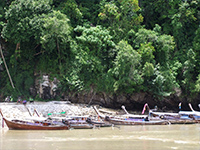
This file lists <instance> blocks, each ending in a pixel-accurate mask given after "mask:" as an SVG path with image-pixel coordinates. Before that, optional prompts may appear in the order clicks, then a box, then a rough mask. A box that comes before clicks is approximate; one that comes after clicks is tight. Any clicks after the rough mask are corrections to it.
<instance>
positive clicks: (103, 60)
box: [73, 26, 115, 90]
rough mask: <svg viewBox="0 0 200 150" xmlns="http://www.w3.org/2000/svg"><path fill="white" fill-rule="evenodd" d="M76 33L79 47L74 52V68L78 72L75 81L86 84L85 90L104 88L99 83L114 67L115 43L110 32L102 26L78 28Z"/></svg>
mask: <svg viewBox="0 0 200 150" xmlns="http://www.w3.org/2000/svg"><path fill="white" fill-rule="evenodd" d="M74 31H75V34H76V35H77V36H76V39H77V44H78V46H77V47H76V49H75V50H74V51H73V52H74V54H75V60H74V61H73V66H74V69H75V72H76V73H74V75H75V74H76V75H78V77H76V78H73V79H77V80H79V81H80V82H78V83H84V85H85V86H84V89H87V88H91V86H92V88H93V87H95V90H98V87H100V86H102V85H99V83H100V82H102V80H104V78H102V77H103V74H105V73H107V71H108V70H109V68H110V67H111V66H112V60H113V58H114V55H115V51H114V48H115V43H114V42H113V41H112V36H110V34H109V31H108V30H106V29H104V28H102V27H101V26H96V27H84V26H77V27H76V28H75V29H74ZM73 72H74V71H73ZM100 88H101V87H100Z"/></svg>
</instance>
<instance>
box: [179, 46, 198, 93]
mask: <svg viewBox="0 0 200 150" xmlns="http://www.w3.org/2000/svg"><path fill="white" fill-rule="evenodd" d="M187 58H188V60H187V61H185V63H184V72H183V78H184V80H183V81H182V84H183V89H184V90H185V92H186V93H187V94H188V95H189V94H190V93H191V92H192V91H193V90H194V89H195V83H194V75H195V74H194V72H195V63H196V59H195V53H194V51H193V50H192V49H190V50H189V51H188V53H187Z"/></svg>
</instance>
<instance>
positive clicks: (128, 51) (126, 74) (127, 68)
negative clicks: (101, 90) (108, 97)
mask: <svg viewBox="0 0 200 150" xmlns="http://www.w3.org/2000/svg"><path fill="white" fill-rule="evenodd" d="M116 49H117V52H118V53H117V56H116V59H115V61H114V67H113V75H114V78H115V80H116V82H115V84H114V91H116V92H127V93H131V92H134V91H138V90H140V88H139V85H141V84H142V83H143V79H142V76H141V72H140V67H141V64H140V62H141V55H140V54H139V53H138V52H137V51H135V50H133V48H132V47H131V45H129V44H128V43H127V42H126V41H120V42H119V43H118V45H117V46H116Z"/></svg>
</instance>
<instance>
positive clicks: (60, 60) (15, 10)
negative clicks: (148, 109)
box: [0, 0, 200, 98]
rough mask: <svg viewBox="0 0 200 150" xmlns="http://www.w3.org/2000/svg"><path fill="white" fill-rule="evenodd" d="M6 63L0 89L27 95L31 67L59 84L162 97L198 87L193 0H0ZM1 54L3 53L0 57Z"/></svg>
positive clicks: (73, 88) (79, 89)
mask: <svg viewBox="0 0 200 150" xmlns="http://www.w3.org/2000/svg"><path fill="white" fill-rule="evenodd" d="M0 4H1V6H0V31H1V35H2V37H3V39H2V41H1V44H2V48H3V51H4V54H5V57H6V62H7V63H8V67H9V70H10V73H11V76H12V77H13V80H14V84H15V86H16V90H13V89H12V87H11V86H10V83H9V80H8V77H7V74H6V71H5V70H3V71H1V72H0V76H1V80H0V86H1V87H0V90H1V91H3V92H4V93H5V94H10V95H11V94H12V93H16V94H15V95H17V93H20V94H24V95H28V89H29V88H30V86H32V85H33V84H34V82H33V81H34V74H37V73H39V74H40V73H41V74H42V73H50V74H51V75H53V76H54V75H55V76H56V77H57V78H58V79H59V80H60V82H61V83H62V84H61V85H62V87H61V89H62V91H63V92H65V91H69V92H71V91H72V92H82V91H93V92H103V93H105V92H106V93H109V94H114V93H133V92H136V91H137V92H138V91H148V92H150V93H151V94H153V95H154V96H156V97H159V98H162V97H163V96H169V95H170V94H171V93H174V92H175V90H174V89H175V88H177V87H178V88H181V91H182V94H183V95H184V94H185V95H187V96H190V97H192V95H196V94H198V93H199V92H200V90H199V89H200V83H199V82H200V81H199V80H200V75H199V74H200V71H199V70H200V44H199V43H200V40H199V39H200V37H199V35H200V28H199V19H200V15H199V9H200V5H199V2H198V1H194V0H191V1H182V0H170V1H165V0H157V1H153V0H142V1H138V0H92V1H91V0H84V1H83V0H62V1H59V0H9V1H3V0H0ZM186 54H187V55H186ZM1 64H2V60H1V58H0V65H1Z"/></svg>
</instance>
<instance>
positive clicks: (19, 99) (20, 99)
mask: <svg viewBox="0 0 200 150" xmlns="http://www.w3.org/2000/svg"><path fill="white" fill-rule="evenodd" d="M18 103H20V104H21V103H22V98H21V96H19V97H18V99H17V104H18Z"/></svg>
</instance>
